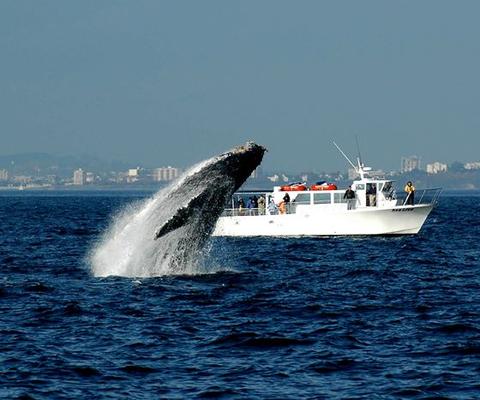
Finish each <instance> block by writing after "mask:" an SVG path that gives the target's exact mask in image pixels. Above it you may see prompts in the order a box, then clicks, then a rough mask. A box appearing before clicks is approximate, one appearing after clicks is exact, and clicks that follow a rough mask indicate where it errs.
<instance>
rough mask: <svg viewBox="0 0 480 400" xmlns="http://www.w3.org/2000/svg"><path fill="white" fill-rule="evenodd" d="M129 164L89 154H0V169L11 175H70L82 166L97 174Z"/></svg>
mask: <svg viewBox="0 0 480 400" xmlns="http://www.w3.org/2000/svg"><path fill="white" fill-rule="evenodd" d="M130 167H131V165H130V164H127V163H124V162H121V161H105V160H101V159H99V158H97V157H94V156H91V155H83V156H57V155H52V154H47V153H22V154H12V155H3V156H2V155H0V169H6V170H8V171H9V173H10V174H12V175H57V176H59V177H66V176H71V175H72V171H73V170H75V169H77V168H82V169H84V170H86V171H92V172H95V173H97V174H100V173H108V172H110V171H123V170H126V169H128V168H130Z"/></svg>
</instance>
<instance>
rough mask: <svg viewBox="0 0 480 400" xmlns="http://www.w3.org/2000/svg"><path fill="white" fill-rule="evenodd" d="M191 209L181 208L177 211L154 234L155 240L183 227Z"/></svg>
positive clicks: (190, 213) (191, 211)
mask: <svg viewBox="0 0 480 400" xmlns="http://www.w3.org/2000/svg"><path fill="white" fill-rule="evenodd" d="M192 213H193V209H192V208H190V207H188V206H187V207H183V208H181V209H180V210H178V211H177V213H176V214H175V215H174V216H173V217H172V218H170V219H169V220H168V221H167V222H166V223H165V224H164V225H163V226H162V227H161V228H160V229H159V230H158V231H157V232H156V233H155V238H154V239H155V240H157V239H158V238H160V237H162V236H164V235H166V234H167V233H170V232H172V231H174V230H175V229H178V228H180V227H182V226H183V225H185V224H186V223H187V221H188V218H189V217H190V216H191V215H192Z"/></svg>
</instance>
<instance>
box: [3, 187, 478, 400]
mask: <svg viewBox="0 0 480 400" xmlns="http://www.w3.org/2000/svg"><path fill="white" fill-rule="evenodd" d="M141 196H142V195H141V194H138V195H136V194H128V193H123V194H122V193H120V194H118V193H117V194H114V193H110V194H109V193H103V194H98V193H97V194H96V195H95V193H93V194H89V195H82V194H70V195H65V194H63V195H61V194H58V193H57V194H55V193H53V194H44V195H43V196H41V195H22V196H20V197H15V196H13V195H5V194H4V195H2V196H0V267H1V272H0V274H1V275H0V338H1V340H0V397H1V398H25V399H27V398H33V399H52V398H65V399H75V398H81V399H85V398H88V399H97V398H98V399H104V398H105V399H108V398H137V399H151V398H172V399H176V398H178V399H179V398H233V399H235V398H242V399H255V398H257V399H266V398H268V399H285V398H292V399H295V398H318V399H322V398H325V399H340V398H342V399H343V398H350V399H364V398H369V399H389V398H405V399H426V398H451V399H474V398H480V263H479V261H478V260H479V256H480V245H479V239H480V227H479V225H480V224H479V222H480V207H479V201H480V197H476V196H473V195H469V194H461V195H456V196H450V197H448V196H444V197H443V198H442V199H441V203H440V206H439V207H438V208H437V209H436V210H434V212H433V213H432V214H431V216H430V218H429V220H428V223H427V224H426V226H425V227H424V229H423V230H422V232H421V233H420V234H419V235H417V236H406V237H397V238H395V237H365V238H323V239H314V238H309V239H273V240H272V239H234V240H226V239H220V240H219V239H217V240H215V241H214V242H213V246H212V253H211V257H212V264H214V265H216V266H218V265H219V264H220V265H223V266H224V267H225V268H224V269H225V271H224V272H217V273H214V274H207V275H195V276H167V277H159V278H150V279H130V278H122V277H111V278H96V277H94V276H92V274H91V272H90V267H89V265H88V263H87V262H86V261H85V260H86V258H85V256H86V254H87V253H88V250H89V249H90V248H91V247H92V245H93V244H94V243H95V241H96V240H97V238H98V237H99V235H100V234H101V232H102V231H103V230H104V229H105V228H106V226H107V225H108V222H109V216H110V215H111V214H112V213H113V212H114V211H115V210H117V209H118V208H120V207H122V206H123V205H125V204H127V203H129V202H131V201H133V200H136V199H137V198H138V197H141Z"/></svg>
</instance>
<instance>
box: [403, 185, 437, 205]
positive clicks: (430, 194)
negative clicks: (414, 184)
mask: <svg viewBox="0 0 480 400" xmlns="http://www.w3.org/2000/svg"><path fill="white" fill-rule="evenodd" d="M441 192H442V188H430V189H418V190H415V192H414V196H415V197H416V198H418V196H420V200H418V201H415V200H414V205H415V204H417V205H418V204H433V205H436V204H437V203H438V198H439V197H440V193H441ZM410 195H411V194H410V193H408V194H407V196H406V197H405V199H404V200H403V202H402V203H401V205H402V206H405V205H410V204H407V201H408V199H409V198H410ZM415 197H414V199H415ZM424 199H425V201H424ZM398 200H400V201H401V198H400V199H398Z"/></svg>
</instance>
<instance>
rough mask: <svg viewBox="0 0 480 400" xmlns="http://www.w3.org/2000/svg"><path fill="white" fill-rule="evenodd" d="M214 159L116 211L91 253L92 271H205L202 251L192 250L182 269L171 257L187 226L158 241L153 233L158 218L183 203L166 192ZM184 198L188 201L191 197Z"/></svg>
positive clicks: (137, 274)
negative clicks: (177, 201)
mask: <svg viewBox="0 0 480 400" xmlns="http://www.w3.org/2000/svg"><path fill="white" fill-rule="evenodd" d="M214 161H216V158H211V159H209V160H206V161H204V162H202V163H200V164H197V165H196V166H194V167H192V168H191V169H190V170H189V171H187V172H186V173H184V174H183V175H182V176H181V177H180V178H179V179H178V180H176V181H175V182H173V183H172V184H171V185H169V186H168V187H166V188H164V189H162V190H160V191H159V192H157V193H156V194H155V195H154V196H153V197H152V198H150V199H148V200H145V201H143V202H139V203H137V204H133V205H130V206H128V207H127V208H125V209H124V210H123V211H121V212H120V213H119V214H118V215H116V216H115V217H114V218H113V221H112V223H111V225H110V227H109V228H108V229H107V230H106V232H105V233H104V235H103V238H102V239H101V240H100V241H99V243H97V245H96V246H95V247H94V248H93V249H92V251H91V253H90V256H89V258H90V265H91V266H92V272H93V274H94V275H95V276H110V275H115V276H126V277H151V276H161V275H169V274H178V273H182V274H195V273H204V272H205V269H204V268H203V267H202V265H201V262H202V259H203V257H202V256H203V254H202V252H197V253H196V254H191V257H189V260H188V263H187V265H183V266H182V270H181V271H178V270H173V269H172V268H171V262H170V261H171V259H172V257H174V256H175V254H173V252H172V251H170V250H171V249H173V248H175V245H176V244H178V240H179V239H180V237H181V236H182V235H186V234H188V232H186V231H185V229H183V228H179V229H177V231H175V232H172V233H170V234H169V235H168V236H169V237H168V238H162V240H159V241H156V240H153V237H154V233H155V232H156V230H157V229H158V228H159V221H163V222H165V220H166V219H167V218H168V216H171V215H173V214H174V213H175V211H176V210H177V209H178V208H179V206H181V205H182V204H171V203H172V202H168V201H165V200H166V198H167V196H168V195H169V194H170V193H172V192H173V191H175V190H176V189H178V188H179V187H180V186H181V185H182V184H183V183H184V182H185V180H186V179H187V178H188V177H189V176H191V175H193V174H195V173H196V172H198V171H200V170H201V169H202V168H204V167H205V166H207V165H208V164H210V163H212V162H214ZM203 184H204V185H205V184H206V183H203ZM198 189H201V188H198ZM184 200H185V204H186V202H188V201H189V200H190V199H184ZM192 239H194V238H192Z"/></svg>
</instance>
